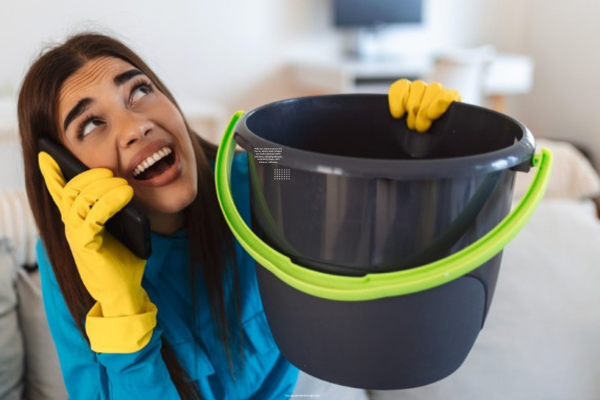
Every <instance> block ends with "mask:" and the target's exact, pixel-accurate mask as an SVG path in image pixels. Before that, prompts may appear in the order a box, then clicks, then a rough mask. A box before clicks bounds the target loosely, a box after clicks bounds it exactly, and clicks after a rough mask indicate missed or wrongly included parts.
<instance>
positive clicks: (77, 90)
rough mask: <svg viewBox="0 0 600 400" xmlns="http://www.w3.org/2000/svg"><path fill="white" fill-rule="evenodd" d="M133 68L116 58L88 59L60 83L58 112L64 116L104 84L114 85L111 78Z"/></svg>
mask: <svg viewBox="0 0 600 400" xmlns="http://www.w3.org/2000/svg"><path fill="white" fill-rule="evenodd" d="M132 68H134V67H133V66H132V65H131V64H129V63H128V62H126V61H123V60H121V59H118V58H113V57H101V58H95V59H93V60H90V61H88V62H86V63H85V64H84V66H83V67H81V68H80V69H79V70H77V72H75V73H74V74H73V75H71V76H70V77H69V78H67V79H66V80H65V82H64V83H63V84H62V86H61V88H60V91H59V94H58V112H59V115H60V116H61V117H64V114H66V113H67V112H68V111H69V110H70V109H71V107H73V106H74V105H75V104H77V102H78V101H79V100H81V99H82V98H85V97H94V93H97V91H98V89H99V88H100V87H102V86H104V85H111V86H114V83H113V78H114V77H115V76H116V75H118V74H119V73H121V72H124V71H128V70H130V69H132Z"/></svg>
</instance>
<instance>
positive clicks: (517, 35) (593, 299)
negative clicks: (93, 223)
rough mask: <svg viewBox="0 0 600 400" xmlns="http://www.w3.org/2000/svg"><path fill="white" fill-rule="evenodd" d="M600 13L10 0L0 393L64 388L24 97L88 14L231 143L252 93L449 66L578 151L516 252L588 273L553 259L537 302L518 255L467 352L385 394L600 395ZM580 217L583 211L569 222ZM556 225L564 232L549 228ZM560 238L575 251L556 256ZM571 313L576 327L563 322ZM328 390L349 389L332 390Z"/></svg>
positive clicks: (537, 6) (429, 5)
mask: <svg viewBox="0 0 600 400" xmlns="http://www.w3.org/2000/svg"><path fill="white" fill-rule="evenodd" d="M377 7H381V9H378V8H377ZM371 12H372V13H373V14H372V15H371V14H370V13H371ZM378 12H379V14H378ZM598 15H600V2H597V1H593V0H571V1H559V0H422V1H420V0H362V1H361V0H252V1H248V0H221V1H209V0H170V1H164V0H143V1H142V0H128V1H123V0H103V1H102V2H84V1H76V0H22V1H15V0H0V20H1V23H0V61H1V62H0V399H11V400H12V399H17V398H21V397H19V396H24V397H23V398H29V399H34V400H35V399H55V398H61V397H60V396H61V393H62V394H64V388H61V385H62V381H61V377H60V370H59V369H58V367H57V363H56V355H55V354H54V350H53V345H52V342H51V341H49V336H48V333H47V327H45V325H44V323H45V322H44V313H43V308H42V306H41V301H40V299H39V290H40V289H39V281H38V278H36V277H35V275H34V274H35V252H34V244H35V240H36V238H37V233H36V231H35V227H34V225H33V223H32V220H31V217H30V215H29V210H28V205H27V203H26V197H25V195H24V190H23V188H24V182H23V172H22V171H23V167H22V162H21V155H20V146H19V143H18V124H17V116H16V99H17V95H18V91H19V87H20V84H21V80H22V78H23V76H24V74H25V72H26V71H27V69H28V67H29V65H30V64H31V62H32V61H33V60H34V59H35V58H36V57H37V56H38V55H39V53H40V51H42V50H43V49H44V48H46V47H47V46H50V45H52V44H54V43H58V42H61V41H62V40H64V39H65V38H66V37H67V36H68V35H70V34H74V33H78V32H81V31H86V30H95V31H99V32H102V33H107V34H110V35H114V36H116V37H117V38H119V39H121V40H123V41H124V42H125V43H126V44H128V45H130V46H131V47H132V48H133V49H134V50H136V51H137V52H138V53H139V54H140V55H141V56H142V58H143V59H144V60H146V61H147V62H148V64H149V65H150V67H152V68H153V69H154V70H155V72H156V73H157V74H158V76H159V77H161V79H162V80H163V81H164V82H165V84H166V86H167V87H169V88H170V89H171V91H172V92H173V94H174V95H175V98H176V99H177V101H178V103H179V104H180V106H181V107H182V109H183V111H184V114H185V116H186V117H187V118H188V120H189V121H190V123H191V124H192V126H193V127H195V128H196V129H197V131H198V133H199V134H200V135H202V136H204V137H206V138H208V139H209V140H211V141H214V142H215V143H217V142H218V140H219V138H220V137H221V132H222V131H223V130H224V128H225V126H226V124H227V121H228V118H229V117H230V116H231V114H232V113H233V112H234V111H236V110H239V109H243V110H247V111H248V110H250V109H252V108H255V107H257V106H260V105H262V104H265V103H268V102H272V101H276V100H281V99H285V98H291V97H297V96H307V95H317V94H329V93H351V92H373V93H386V92H387V89H388V87H389V84H390V83H392V82H393V81H395V80H397V79H400V78H409V79H423V80H426V81H429V82H431V81H439V82H441V83H443V84H444V85H445V86H447V87H449V88H454V89H458V90H460V91H461V93H462V94H463V98H464V101H466V102H471V103H474V104H478V105H482V106H484V107H489V108H493V109H496V110H498V111H499V112H502V113H506V114H508V115H510V116H512V117H514V118H516V119H517V120H519V121H520V122H522V123H524V124H525V125H526V126H527V127H528V128H529V129H530V130H531V131H532V132H533V134H534V136H535V137H536V138H539V139H542V141H543V140H544V139H545V140H547V142H544V143H546V145H548V146H555V148H556V149H557V150H556V154H565V159H564V160H565V161H563V160H562V159H558V158H556V168H555V172H556V173H557V174H558V173H560V176H559V175H557V176H556V177H555V178H553V179H554V181H553V183H551V187H550V188H549V196H547V197H550V198H551V197H552V196H554V197H556V199H558V200H556V201H557V202H558V203H556V202H555V203H552V204H550V205H547V206H546V209H544V210H542V211H541V212H540V215H541V216H540V217H539V219H538V220H537V221H538V222H535V221H536V220H535V219H534V220H532V225H533V228H528V229H530V230H529V233H527V229H526V230H524V231H523V233H522V234H521V235H522V236H520V238H521V239H522V242H523V243H526V246H524V245H522V246H521V247H514V246H516V245H514V246H513V245H511V246H513V247H510V246H509V247H508V248H507V250H506V257H507V259H508V260H513V261H514V263H515V265H516V264H517V263H519V262H521V264H519V265H522V266H523V265H525V266H530V265H529V264H534V263H533V262H530V261H529V260H535V259H543V260H544V262H546V263H548V265H551V263H552V262H559V263H560V265H558V266H556V268H558V269H559V270H560V271H562V269H561V267H566V266H567V265H565V264H570V267H572V268H573V269H574V270H577V271H579V272H578V273H577V278H576V282H577V283H576V284H575V283H573V284H572V285H571V286H568V287H566V286H564V283H565V282H568V281H569V279H571V277H568V278H565V276H564V274H562V272H549V273H547V274H546V273H545V272H544V273H542V274H543V275H544V276H545V277H546V279H547V281H545V283H544V284H540V285H539V287H538V289H539V290H541V291H544V294H543V295H541V296H537V297H536V298H537V300H536V301H537V302H536V301H532V297H535V295H534V294H531V293H530V292H528V290H529V287H527V288H523V286H522V282H523V279H525V278H524V277H522V276H521V275H519V274H520V273H521V272H520V271H523V270H527V271H529V272H528V273H529V274H531V271H532V270H531V269H527V268H525V267H519V268H513V269H512V270H511V269H510V268H509V267H507V268H506V270H504V271H503V275H501V278H500V280H499V284H498V290H497V292H496V300H495V302H496V303H495V305H494V306H492V311H491V313H490V317H489V319H488V321H487V322H486V323H487V326H486V328H484V330H483V331H482V333H481V335H480V338H479V341H478V342H477V344H476V348H475V349H474V350H473V354H472V355H471V356H470V358H469V359H467V362H466V363H465V365H464V367H463V368H462V369H460V370H459V371H458V372H457V373H456V374H455V375H453V376H451V377H450V378H448V379H447V380H446V381H444V382H445V383H444V382H442V383H441V384H434V385H431V388H429V387H427V388H424V389H425V390H424V391H419V389H414V390H409V391H405V392H387V393H384V392H372V393H369V396H371V398H372V399H374V400H390V399H428V400H434V399H445V400H446V399H450V400H453V399H457V400H458V399H473V400H475V399H508V398H511V399H523V400H535V399H539V400H548V399H573V400H593V399H599V398H600V384H599V383H598V382H600V361H599V360H600V344H599V343H598V340H596V339H593V338H599V337H600V314H599V312H598V311H597V307H598V304H600V294H598V292H600V291H598V290H593V287H594V286H591V285H596V286H597V283H598V280H600V271H598V268H596V266H597V265H600V254H599V251H600V226H599V224H598V220H597V219H596V210H595V208H594V206H593V202H591V201H589V200H590V199H594V198H597V196H598V194H599V192H600V183H599V182H600V180H599V178H598V175H597V173H596V171H597V170H598V169H600V110H597V109H596V107H599V104H600V102H599V99H600V98H599V92H600V80H599V79H598V74H599V73H600V24H598V21H597V19H598ZM384 17H385V18H384ZM483 134H485V132H482V135H483ZM340 135H341V134H340ZM365 140H368V138H367V137H365ZM572 160H575V161H572ZM524 187H525V186H523V185H521V186H519V185H518V184H517V187H516V192H517V193H516V194H518V193H521V194H522V193H523V191H524V189H523V188H524ZM519 188H521V189H522V190H521V191H520V192H519V190H520V189H519ZM550 198H549V200H548V201H550V200H551V199H550ZM584 199H585V200H587V201H586V203H585V205H584V206H583V209H579V208H578V207H579V206H580V204H581V203H582V200H584ZM545 201H546V200H545ZM571 201H573V202H572V203H571ZM560 202H562V203H560ZM566 202H569V203H567V204H566V205H565V203H566ZM574 204H576V205H574ZM565 207H566V208H565ZM542 216H543V218H542ZM542 219H544V220H545V221H549V223H551V225H550V226H545V225H543V223H547V222H544V221H542ZM569 221H571V222H569ZM573 221H576V222H577V221H579V225H574V226H567V225H564V224H567V223H574V222H573ZM536 224H537V225H536ZM561 232H562V233H561ZM566 232H570V233H569V234H568V235H567V234H566ZM573 232H581V235H582V236H581V237H579V236H575V237H577V238H578V239H577V240H574V239H573V237H574V236H573V235H576V233H573ZM548 233H551V234H553V235H554V237H552V238H548V241H544V240H546V239H543V238H540V236H539V235H542V234H548ZM561 234H564V235H567V236H569V235H570V238H569V237H565V238H563V236H561ZM527 235H529V236H527ZM552 240H554V241H552ZM569 240H571V241H569ZM536 246H537V247H536ZM548 249H557V250H556V251H562V252H563V253H561V254H562V255H560V254H559V255H554V256H540V254H545V253H544V252H545V251H546V250H548ZM536 251H539V252H540V253H539V254H538V253H536ZM570 252H579V253H578V254H579V255H577V256H576V257H572V256H571V253H570ZM519 260H520V261H519ZM3 262H4V264H3ZM577 262H578V263H579V264H577ZM531 267H532V268H535V266H533V265H531ZM546 267H547V268H551V267H550V266H546ZM537 268H540V269H541V268H542V266H538V267H537ZM530 278H531V275H528V276H527V279H530ZM594 282H595V283H594ZM544 285H546V286H544ZM586 285H587V286H586ZM576 292H579V294H577V293H576ZM515 294H516V295H515ZM555 294H556V296H555ZM559 295H560V296H563V297H562V300H559V299H558V298H557V296H559ZM578 295H580V296H585V297H577V296H578ZM565 299H567V300H565ZM569 299H570V300H569ZM571 300H572V303H568V301H571ZM524 304H527V306H525V305H524ZM586 305H587V306H586ZM528 307H529V308H528ZM536 307H537V308H536ZM594 308H595V309H596V310H594ZM545 312H546V313H548V314H544V315H542V316H541V317H540V314H541V313H545ZM513 317H514V319H513ZM563 320H565V324H566V326H567V328H564V329H565V330H564V331H560V332H559V331H556V330H554V329H557V328H556V326H557V325H558V324H555V323H554V322H553V321H563ZM11 321H12V322H11ZM11 324H12V325H11ZM523 332H527V334H526V335H522V333H523ZM486 335H487V336H486ZM512 335H514V336H512ZM519 337H522V338H523V340H520V339H519ZM477 346H479V347H477ZM478 351H479V352H478ZM323 390H325V389H323ZM11 393H12V394H11ZM10 396H13V397H10ZM332 396H333V395H332ZM494 396H496V397H494ZM329 398H331V399H334V398H335V399H336V400H337V399H339V397H327V395H325V394H324V393H321V399H329ZM349 398H351V397H349Z"/></svg>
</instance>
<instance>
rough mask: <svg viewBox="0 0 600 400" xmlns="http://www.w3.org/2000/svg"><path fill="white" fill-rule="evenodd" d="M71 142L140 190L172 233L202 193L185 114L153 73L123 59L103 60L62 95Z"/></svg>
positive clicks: (66, 138) (85, 157)
mask: <svg viewBox="0 0 600 400" xmlns="http://www.w3.org/2000/svg"><path fill="white" fill-rule="evenodd" d="M58 123H59V129H60V132H61V139H62V142H63V144H64V145H65V146H66V147H67V148H68V149H69V150H70V151H71V152H72V153H73V154H75V156H77V158H79V159H80V160H81V161H82V162H83V163H84V164H86V165H87V166H88V167H90V168H95V167H105V168H108V169H110V170H112V171H113V173H114V174H115V176H119V177H122V178H125V179H126V180H127V181H128V183H129V184H130V185H131V186H132V187H133V189H134V192H135V195H134V199H133V202H134V204H135V205H136V206H138V207H139V208H140V209H141V210H142V211H143V212H144V213H145V214H146V215H147V216H148V217H149V218H150V221H151V224H152V229H153V230H155V231H158V232H161V233H172V232H174V231H175V230H177V229H179V228H180V227H181V225H182V223H183V213H182V211H183V209H184V208H185V207H186V206H188V205H189V204H190V203H191V202H192V201H193V200H194V198H195V197H196V194H197V189H198V188H197V173H198V172H197V169H196V159H195V156H194V151H193V148H192V143H191V139H190V137H189V135H188V132H187V130H186V127H185V124H184V121H183V117H182V116H181V113H180V112H179V111H178V110H177V108H176V107H175V105H174V104H173V103H171V101H169V99H168V98H167V97H165V96H164V95H163V94H162V93H161V92H160V91H159V90H158V89H157V88H156V87H155V86H154V84H153V83H152V82H151V81H150V79H149V78H148V77H146V75H144V74H143V73H142V72H141V71H140V70H138V69H137V68H135V67H133V66H132V65H131V64H129V63H127V62H125V61H123V60H120V59H117V58H109V57H104V58H97V59H94V60H91V61H88V62H87V63H86V64H85V65H84V66H83V68H81V69H79V70H78V71H77V72H76V73H74V74H73V75H72V76H70V77H69V78H68V79H67V80H66V81H65V82H64V83H63V85H62V86H61V89H60V93H59V96H58Z"/></svg>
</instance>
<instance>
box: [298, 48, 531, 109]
mask: <svg viewBox="0 0 600 400" xmlns="http://www.w3.org/2000/svg"><path fill="white" fill-rule="evenodd" d="M290 64H291V66H292V68H293V76H294V78H295V79H296V80H297V82H298V83H299V84H301V85H304V86H305V87H308V88H311V90H313V91H315V92H316V93H319V94H325V93H357V92H363V93H364V92H368V93H387V91H388V88H389V85H390V84H391V83H392V82H394V81H396V80H398V79H400V78H407V79H413V80H414V79H424V78H426V77H427V76H428V75H429V74H430V73H431V72H432V70H433V67H434V59H433V57H432V56H427V55H415V56H410V57H409V56H405V57H399V58H384V59H373V60H357V59H348V58H345V57H343V56H341V55H336V54H330V55H324V54H318V55H304V56H297V57H294V58H293V59H291V61H290ZM532 85H533V60H532V59H531V57H529V56H526V55H519V54H498V55H497V56H496V57H495V58H494V60H493V61H492V62H491V64H490V66H489V68H488V70H487V73H486V76H485V80H484V83H483V91H484V94H485V96H487V97H488V98H489V99H490V100H491V101H492V102H493V104H494V106H495V108H503V107H505V106H504V104H503V103H504V98H505V96H511V95H519V94H525V93H528V92H529V91H530V90H531V87H532Z"/></svg>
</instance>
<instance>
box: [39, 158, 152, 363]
mask: <svg viewBox="0 0 600 400" xmlns="http://www.w3.org/2000/svg"><path fill="white" fill-rule="evenodd" d="M38 162H39V166H40V170H41V172H42V175H43V177H44V181H45V182H46V186H47V188H48V191H49V192H50V195H51V196H52V199H53V200H54V202H55V203H56V205H57V207H58V209H59V211H60V214H61V217H62V221H63V222H64V224H65V235H66V238H67V241H68V242H69V247H70V248H71V252H72V253H73V259H74V260H75V264H76V265H77V270H78V271H79V275H80V277H81V280H82V281H83V284H84V285H85V287H86V289H87V290H88V292H89V293H90V295H91V296H92V297H93V298H94V299H95V300H96V301H97V303H96V304H95V305H94V306H93V307H92V309H91V310H90V312H89V313H88V315H87V318H86V332H87V334H88V337H89V339H90V343H91V345H92V349H93V350H95V351H99V352H112V353H129V352H133V351H137V350H139V349H141V348H143V347H144V346H145V345H146V344H147V343H148V341H149V340H150V337H151V336H152V330H153V329H154V326H155V325H156V307H155V306H154V304H152V303H151V302H150V299H149V298H148V295H147V294H146V291H145V290H144V289H143V288H142V285H141V282H142V276H143V274H144V268H145V265H146V261H145V260H143V259H140V258H138V257H137V256H135V255H134V254H133V253H132V252H131V251H129V250H128V249H127V248H126V247H125V246H124V245H123V244H121V243H120V242H119V241H118V240H117V239H115V238H114V237H113V236H112V235H110V234H109V233H108V232H106V230H105V228H104V225H105V223H106V221H107V220H108V219H109V218H110V217H112V216H113V215H114V214H115V213H117V212H118V211H119V210H121V209H122V208H123V207H125V205H126V204H127V203H129V201H130V200H131V198H132V197H133V188H132V187H131V186H129V185H128V184H127V181H126V180H125V179H122V178H117V177H114V176H113V173H112V171H110V170H109V169H106V168H93V169H90V170H88V171H85V172H83V173H81V174H79V175H77V176H76V177H75V178H73V179H72V180H71V181H69V182H67V183H66V184H65V179H64V177H63V174H62V171H61V170H60V167H59V166H58V164H57V163H56V161H55V160H54V159H53V158H52V157H51V156H50V155H49V154H48V153H45V152H40V153H39V155H38Z"/></svg>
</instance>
